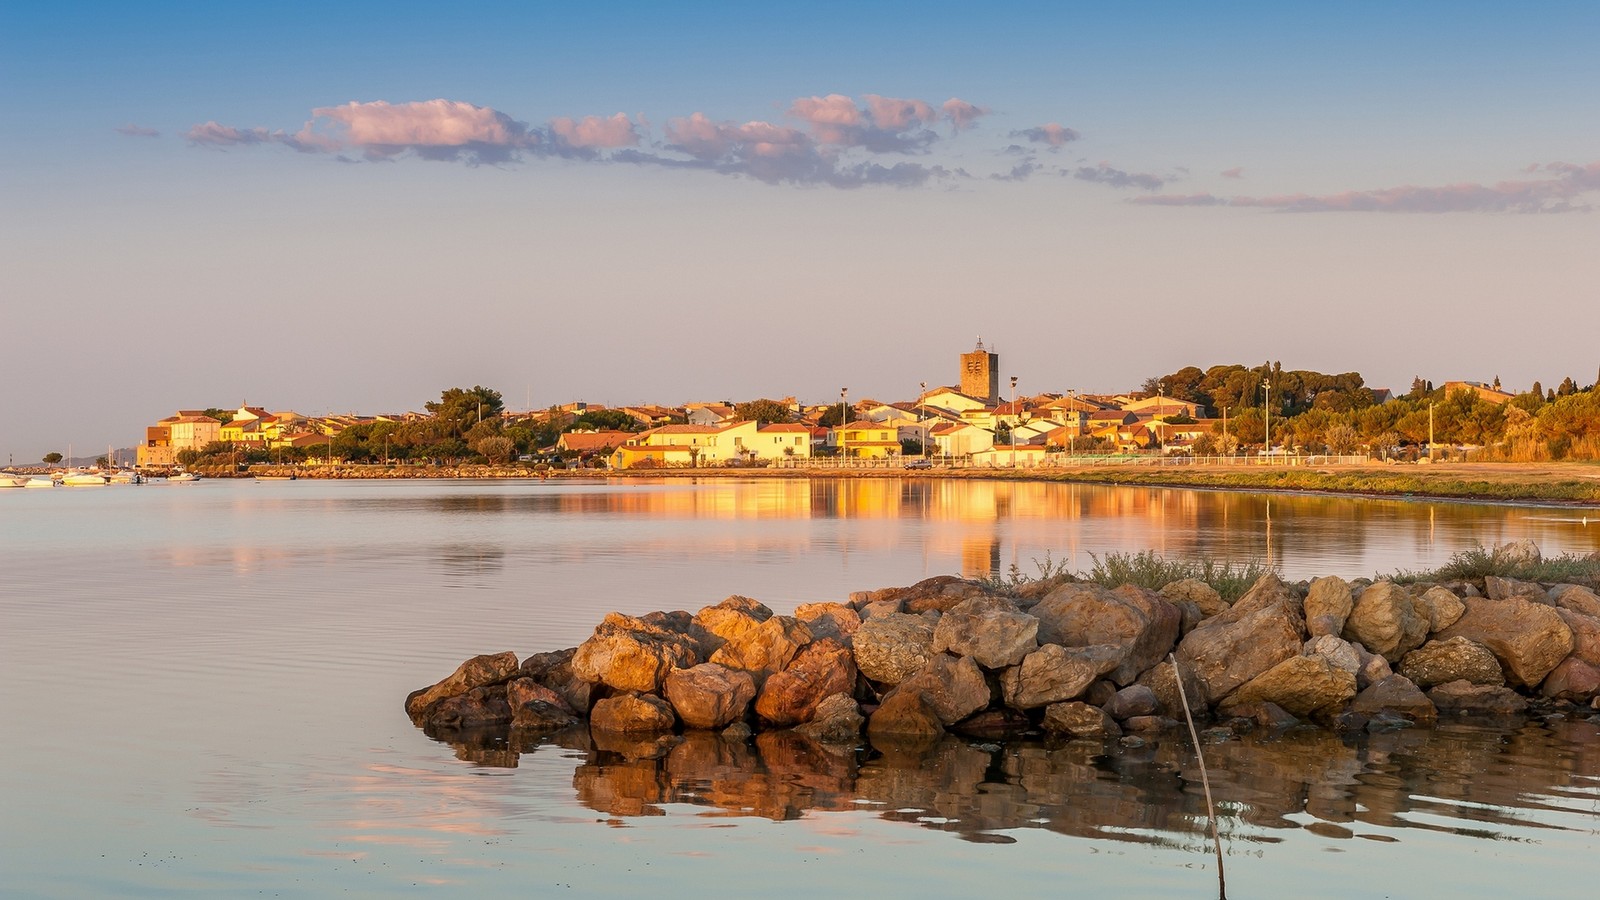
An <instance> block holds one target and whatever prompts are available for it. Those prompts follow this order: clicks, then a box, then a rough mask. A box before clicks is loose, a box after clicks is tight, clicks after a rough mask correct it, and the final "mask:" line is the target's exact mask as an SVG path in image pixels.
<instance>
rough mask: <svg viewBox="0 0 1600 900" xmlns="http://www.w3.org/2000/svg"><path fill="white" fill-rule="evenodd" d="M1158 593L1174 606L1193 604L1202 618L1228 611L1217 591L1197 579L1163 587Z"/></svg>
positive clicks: (1224, 601)
mask: <svg viewBox="0 0 1600 900" xmlns="http://www.w3.org/2000/svg"><path fill="white" fill-rule="evenodd" d="M1158 593H1160V594H1161V596H1163V597H1165V598H1167V600H1169V601H1171V602H1172V603H1174V604H1181V603H1186V602H1187V603H1193V604H1194V605H1195V608H1197V609H1199V610H1200V615H1201V616H1202V617H1204V618H1207V619H1209V618H1211V617H1212V616H1217V615H1221V614H1222V613H1225V612H1227V611H1228V601H1226V600H1224V599H1222V595H1221V594H1219V593H1217V589H1216V588H1214V587H1212V586H1211V585H1209V584H1206V583H1205V582H1204V581H1201V580H1200V579H1198V578H1185V579H1183V580H1182V581H1174V582H1172V583H1171V584H1169V585H1166V586H1165V587H1163V588H1162V589H1161V590H1160V591H1159V592H1158Z"/></svg>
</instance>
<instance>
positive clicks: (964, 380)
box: [961, 338, 1000, 403]
mask: <svg viewBox="0 0 1600 900" xmlns="http://www.w3.org/2000/svg"><path fill="white" fill-rule="evenodd" d="M961 393H963V394H966V395H967V396H969V397H976V398H978V399H979V400H983V401H984V402H986V403H995V402H997V401H998V400H999V399H1000V354H998V353H990V352H989V351H988V350H985V349H984V347H983V338H978V346H977V347H976V348H975V349H974V350H973V351H972V352H971V353H963V354H961Z"/></svg>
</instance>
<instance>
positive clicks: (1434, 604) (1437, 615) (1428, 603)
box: [1416, 585, 1467, 632]
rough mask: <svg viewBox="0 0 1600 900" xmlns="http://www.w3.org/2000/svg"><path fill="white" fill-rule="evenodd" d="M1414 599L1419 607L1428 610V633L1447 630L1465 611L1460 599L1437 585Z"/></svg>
mask: <svg viewBox="0 0 1600 900" xmlns="http://www.w3.org/2000/svg"><path fill="white" fill-rule="evenodd" d="M1416 599H1417V602H1418V604H1419V605H1421V606H1424V607H1426V608H1427V610H1428V630H1429V631H1430V632H1433V631H1442V630H1444V629H1446V628H1449V627H1450V626H1451V625H1454V624H1455V623H1456V620H1458V619H1460V618H1461V615H1462V613H1465V612H1466V611H1467V608H1466V606H1464V605H1463V604H1462V603H1461V598H1460V597H1458V596H1456V594H1455V592H1454V591H1451V590H1449V589H1448V588H1443V587H1440V586H1438V585H1434V586H1433V587H1430V588H1428V589H1427V590H1426V591H1423V592H1422V594H1421V596H1419V597H1417V598H1416Z"/></svg>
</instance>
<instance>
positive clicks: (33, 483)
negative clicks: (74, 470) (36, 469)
mask: <svg viewBox="0 0 1600 900" xmlns="http://www.w3.org/2000/svg"><path fill="white" fill-rule="evenodd" d="M55 486H56V480H55V479H54V478H51V477H50V476H49V475H35V476H33V477H32V478H29V479H28V483H27V484H25V485H23V487H30V488H46V487H55Z"/></svg>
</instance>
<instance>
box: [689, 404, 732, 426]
mask: <svg viewBox="0 0 1600 900" xmlns="http://www.w3.org/2000/svg"><path fill="white" fill-rule="evenodd" d="M684 410H685V412H686V413H687V414H688V415H687V419H688V422H689V424H690V425H726V424H728V423H729V422H732V421H734V415H735V414H734V411H733V407H732V406H729V405H727V404H725V403H690V404H687V405H686V406H685V407H684Z"/></svg>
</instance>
